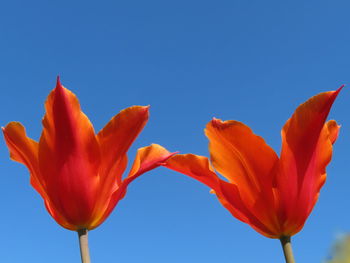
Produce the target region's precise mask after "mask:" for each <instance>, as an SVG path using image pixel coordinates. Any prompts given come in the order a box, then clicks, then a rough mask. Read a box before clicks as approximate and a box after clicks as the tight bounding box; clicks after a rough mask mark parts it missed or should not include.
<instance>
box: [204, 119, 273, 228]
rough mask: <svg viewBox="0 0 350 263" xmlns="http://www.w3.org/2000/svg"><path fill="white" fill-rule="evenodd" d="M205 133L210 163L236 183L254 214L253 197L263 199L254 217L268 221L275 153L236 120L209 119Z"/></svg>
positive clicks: (271, 208) (270, 207)
mask: <svg viewBox="0 0 350 263" xmlns="http://www.w3.org/2000/svg"><path fill="white" fill-rule="evenodd" d="M205 133H206V135H207V137H208V139H209V151H210V157H211V161H212V164H213V166H214V167H215V169H216V170H217V171H218V172H219V173H221V174H222V175H223V176H224V177H226V178H227V179H228V180H229V181H230V182H231V183H233V184H235V185H237V188H238V191H239V193H240V196H241V198H242V200H243V202H244V203H245V205H246V206H247V207H248V208H249V209H250V210H251V212H252V213H254V209H253V207H254V206H255V205H256V202H257V200H259V199H260V200H261V199H262V198H263V199H264V200H265V208H266V209H262V210H261V211H262V212H264V210H266V211H265V212H264V213H263V214H261V213H260V214H256V217H258V218H261V220H263V221H267V220H272V219H268V218H269V217H271V213H269V212H267V211H271V210H273V209H274V197H273V192H272V184H273V178H274V173H275V167H276V165H277V164H278V157H277V155H276V153H275V152H274V151H273V150H272V148H271V147H269V146H268V145H267V144H266V143H265V141H264V140H263V139H262V138H261V137H260V136H257V135H255V134H254V133H253V132H252V130H251V129H250V128H249V127H248V126H246V125H244V124H243V123H240V122H238V121H224V122H223V121H221V120H218V119H213V120H212V121H211V122H209V123H208V125H207V127H206V129H205Z"/></svg>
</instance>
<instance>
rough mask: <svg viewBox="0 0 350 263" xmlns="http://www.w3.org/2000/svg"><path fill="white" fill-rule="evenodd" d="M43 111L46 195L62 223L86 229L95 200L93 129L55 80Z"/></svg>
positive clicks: (97, 154)
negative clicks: (62, 220)
mask: <svg viewBox="0 0 350 263" xmlns="http://www.w3.org/2000/svg"><path fill="white" fill-rule="evenodd" d="M45 108H46V114H45V116H44V119H43V132H42V135H41V138H40V142H39V164H40V172H41V174H42V176H43V178H44V180H45V182H46V186H47V194H48V195H49V197H50V201H51V204H52V205H53V206H54V207H55V209H56V213H59V214H60V215H61V217H62V218H64V219H65V221H67V222H70V223H71V224H73V225H75V226H77V228H79V227H88V226H86V224H87V222H88V220H89V219H90V217H91V215H92V213H93V210H94V206H95V201H96V197H97V185H98V181H99V178H98V169H99V163H100V152H99V145H98V143H97V140H96V137H95V133H94V129H93V126H92V125H91V123H90V121H89V119H88V118H87V117H86V115H85V114H84V113H83V112H82V111H81V109H80V105H79V101H78V99H77V98H76V96H75V95H74V94H73V93H72V92H71V91H69V90H67V89H65V88H64V87H63V86H62V85H61V83H60V82H59V80H58V81H57V85H56V88H55V89H54V90H53V91H52V92H51V93H50V95H49V96H48V99H47V101H46V104H45ZM72 175H73V176H72ZM55 219H56V220H57V221H58V220H59V219H58V218H55Z"/></svg>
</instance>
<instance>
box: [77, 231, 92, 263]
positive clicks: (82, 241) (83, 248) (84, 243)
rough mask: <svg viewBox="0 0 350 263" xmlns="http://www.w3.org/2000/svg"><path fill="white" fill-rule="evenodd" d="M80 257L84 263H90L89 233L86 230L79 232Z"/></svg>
mask: <svg viewBox="0 0 350 263" xmlns="http://www.w3.org/2000/svg"><path fill="white" fill-rule="evenodd" d="M78 236H79V246H80V256H81V262H82V263H90V254H89V244H88V231H87V229H86V228H84V229H79V230H78Z"/></svg>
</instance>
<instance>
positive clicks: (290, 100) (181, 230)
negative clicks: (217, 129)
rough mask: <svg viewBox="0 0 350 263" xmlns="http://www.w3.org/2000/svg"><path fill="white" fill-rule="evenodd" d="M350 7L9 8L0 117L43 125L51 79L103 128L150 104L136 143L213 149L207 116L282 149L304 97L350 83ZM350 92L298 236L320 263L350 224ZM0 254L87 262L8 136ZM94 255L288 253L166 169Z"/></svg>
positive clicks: (188, 258) (111, 225)
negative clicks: (12, 156) (11, 150)
mask: <svg viewBox="0 0 350 263" xmlns="http://www.w3.org/2000/svg"><path fill="white" fill-rule="evenodd" d="M349 8H350V3H349V2H348V1H346V0H339V1H338V0H334V1H325V0H310V1H277V0H276V1H257V0H255V1H253V0H250V1H249V0H248V1H237V0H233V1H232V0H231V1H194V0H188V1H183V0H178V1H160V0H158V1H156V0H149V1H140V0H130V1H106V0H101V1H66V0H62V1H44V0H42V1H37V0H33V1H25V0H12V1H2V2H1V3H0V34H1V41H0V57H1V60H0V61H1V62H0V85H1V91H2V92H1V94H2V95H1V104H0V110H1V114H0V124H1V125H2V126H4V125H6V124H7V123H8V122H10V121H14V120H16V121H20V122H22V123H23V124H24V125H25V127H26V129H27V133H28V135H29V136H31V137H32V138H34V139H38V138H39V136H40V133H41V118H42V116H43V114H44V108H43V103H44V101H45V99H46V96H47V95H48V93H49V92H50V90H51V89H52V88H53V87H54V85H55V79H56V76H57V75H60V76H61V81H62V83H63V85H65V86H66V87H67V88H69V89H71V90H72V91H73V92H74V93H75V94H77V96H78V97H79V99H80V102H81V105H82V109H83V111H84V112H85V113H86V114H87V115H88V116H89V118H90V119H91V121H92V122H93V124H94V125H95V129H96V131H98V130H100V129H101V128H102V127H103V126H104V125H105V124H106V123H107V121H108V120H109V119H110V118H111V117H112V116H114V115H115V114H116V113H117V112H119V111H120V110H121V109H123V108H126V107H128V106H131V105H151V110H150V120H149V122H148V124H147V126H146V127H145V129H144V131H143V132H142V134H141V135H140V137H139V138H138V140H137V141H136V142H135V144H134V145H133V147H132V148H131V149H130V151H129V159H130V161H132V160H133V158H134V156H135V152H136V150H137V148H139V147H142V146H145V145H149V144H150V143H153V142H155V143H159V144H161V145H163V146H165V147H167V148H168V149H169V150H171V151H181V152H182V153H189V152H192V153H196V154H200V155H206V156H208V150H207V139H206V138H205V136H204V133H203V129H204V127H205V125H206V123H207V122H208V121H209V120H211V118H212V117H214V116H215V117H217V118H221V119H224V120H227V119H235V120H239V121H242V122H244V123H246V124H248V125H249V126H250V127H251V128H252V129H253V131H254V132H255V133H257V134H259V135H261V136H262V137H264V138H265V140H266V141H267V142H268V144H269V145H271V146H272V147H273V148H274V149H275V150H276V151H277V152H278V153H279V149H280V130H281V128H282V126H283V124H284V123H285V121H286V120H287V119H288V118H289V117H290V115H291V114H292V113H293V111H294V110H295V108H296V107H297V106H298V105H299V104H300V103H302V102H304V101H305V100H307V99H308V98H309V97H311V96H313V95H315V94H317V93H319V92H322V91H327V90H334V89H337V88H338V87H339V86H340V85H342V84H347V85H349V76H350V75H349V72H350V71H349V70H350V60H349V55H350V51H349V50H350V49H349V41H350V34H349V30H350V24H349V20H348V14H349ZM348 89H349V88H348V87H346V88H345V89H344V90H343V91H342V93H341V94H340V96H339V98H338V99H337V101H336V102H335V105H334V107H333V109H332V112H331V114H330V117H331V118H333V119H336V120H337V121H338V122H339V123H340V124H342V130H341V134H340V137H339V140H338V141H337V143H336V146H335V149H334V156H333V161H332V163H331V164H330V165H329V167H328V170H327V171H328V180H327V182H326V185H325V187H324V188H323V189H322V191H321V196H320V199H319V202H318V204H317V205H316V207H315V209H314V211H313V213H312V214H311V216H310V217H309V219H308V221H307V223H306V225H305V227H304V229H303V230H302V232H300V233H299V234H297V235H296V236H295V237H294V238H293V241H294V251H295V256H296V260H297V262H299V263H304V262H305V263H306V262H321V261H322V260H323V259H325V258H326V257H327V256H328V254H329V252H330V247H331V244H332V243H333V241H335V240H336V238H337V237H338V236H339V235H342V234H344V233H347V232H348V231H350V224H349V222H350V212H349V203H348V202H349V186H350V177H349V168H350V163H349V153H350V128H349V127H350V116H349V104H348V102H347V101H348V100H349V99H350V95H349V94H350V92H349V90H348ZM0 144H1V145H0V146H1V147H0V157H1V163H2V165H1V167H0V169H1V171H0V174H1V176H2V190H1V191H0V200H2V212H1V213H2V216H1V217H0V224H1V226H2V232H1V235H0V258H1V262H10V263H12V262H14V263H17V262H36V263H40V262H52V263H55V262H68V263H70V262H79V260H80V255H79V250H78V244H77V235H76V233H74V232H71V231H68V230H65V229H63V228H61V227H60V226H58V225H57V224H56V223H55V221H54V220H53V219H52V218H51V217H50V216H49V215H48V213H47V212H46V210H45V208H44V205H43V202H42V200H41V198H40V196H39V195H38V194H37V193H36V192H35V191H34V190H33V189H32V188H31V186H30V185H29V174H28V172H27V169H26V168H25V167H24V166H23V165H20V164H18V163H15V162H12V161H10V160H9V158H8V151H7V148H6V147H5V143H4V142H3V141H1V142H0ZM90 247H91V255H92V260H93V262H122V263H129V262H130V263H134V262H140V263H147V262H153V263H157V262H162V263H163V262H167V263H179V262H182V263H193V262H194V263H196V262H201V263H209V262H220V263H226V262H227V263H232V262H239V263H245V262H247V263H250V262H283V256H282V251H281V249H280V244H279V242H278V241H277V240H272V239H268V238H265V237H263V236H261V235H259V234H257V233H256V232H255V231H253V230H252V229H251V228H250V227H249V226H247V225H245V224H243V223H241V222H239V221H238V220H236V219H235V218H233V217H232V216H231V215H230V214H229V212H228V211H226V210H225V209H224V208H223V207H222V206H221V205H220V204H219V202H218V201H217V200H216V198H215V196H213V195H210V194H209V189H208V188H206V187H205V186H204V185H201V184H200V183H198V182H197V181H194V180H192V179H190V178H188V177H186V176H183V175H180V174H176V173H175V172H172V171H169V170H167V169H165V168H159V169H157V170H154V171H152V172H150V173H148V174H145V175H143V176H142V177H140V178H139V179H138V180H137V181H135V182H134V183H133V184H132V185H131V186H130V187H129V190H128V194H127V196H126V198H125V199H124V200H123V201H121V202H120V204H119V205H118V206H117V207H116V209H115V210H114V212H113V213H112V215H111V216H110V217H109V219H108V220H107V221H106V222H105V223H104V224H103V225H102V226H100V227H99V228H98V229H96V230H94V231H92V232H90Z"/></svg>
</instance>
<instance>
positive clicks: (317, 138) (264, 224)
mask: <svg viewBox="0 0 350 263" xmlns="http://www.w3.org/2000/svg"><path fill="white" fill-rule="evenodd" d="M340 90H341V88H339V89H338V90H336V91H330V92H324V93H321V94H318V95H316V96H314V97H313V98H311V99H309V100H308V101H307V102H305V103H304V104H302V105H300V106H299V107H298V108H297V109H296V111H295V113H294V114H293V116H292V117H291V118H290V119H289V120H288V121H287V122H286V124H285V125H284V127H283V129H282V150H281V155H280V157H278V156H277V154H276V153H275V152H274V150H273V149H272V148H271V147H269V146H268V145H267V144H266V143H265V141H264V140H263V139H262V138H261V137H259V136H257V135H255V134H254V133H253V132H252V130H251V129H250V128H249V127H248V126H246V125H244V124H243V123H241V122H238V121H221V120H219V119H215V118H214V119H213V120H212V121H210V122H209V123H208V125H207V127H206V129H205V134H206V136H207V137H208V139H209V152H210V159H211V164H210V162H209V160H208V159H207V158H206V157H203V156H198V155H193V154H180V155H175V156H173V157H171V158H170V159H168V160H167V161H166V163H165V166H166V167H168V168H170V169H173V170H175V171H178V172H180V173H183V174H186V175H188V176H190V177H193V178H194V179H196V180H198V181H200V182H202V183H204V184H205V185H207V186H209V187H210V188H212V192H213V193H215V194H216V196H217V197H218V199H219V201H220V202H221V204H222V205H223V206H224V207H225V208H226V209H228V210H229V211H230V212H231V214H232V215H233V216H234V217H236V218H237V219H239V220H240V221H242V222H245V223H247V224H249V225H250V226H251V227H252V228H254V229H255V230H256V231H257V232H259V233H260V234H262V235H264V236H266V237H269V238H278V239H280V240H281V242H282V245H283V248H284V251H285V256H286V257H288V258H286V260H288V261H287V262H293V259H292V253H291V247H290V237H291V236H292V235H294V234H296V233H298V232H299V231H300V230H301V229H302V227H303V225H304V223H305V221H306V219H307V217H308V216H309V214H310V213H311V211H312V209H313V207H314V205H315V203H316V201H317V199H318V196H319V192H320V189H321V187H322V186H323V184H324V183H325V180H326V166H327V164H328V163H329V162H330V160H331V155H332V144H333V143H334V142H335V140H336V139H337V136H338V132H339V126H338V125H337V123H336V122H335V121H333V120H331V121H328V122H326V119H327V116H328V113H329V111H330V109H331V106H332V104H333V102H334V100H335V99H336V97H337V95H338V93H339V92H340ZM214 169H215V170H216V171H217V172H218V173H220V174H221V175H222V176H223V177H224V178H225V179H226V180H223V179H221V178H220V177H219V176H218V175H217V174H216V172H215V170H214ZM288 251H289V252H288Z"/></svg>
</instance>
